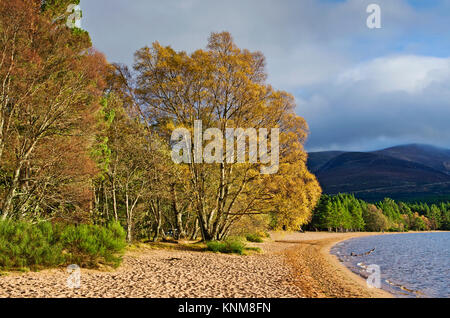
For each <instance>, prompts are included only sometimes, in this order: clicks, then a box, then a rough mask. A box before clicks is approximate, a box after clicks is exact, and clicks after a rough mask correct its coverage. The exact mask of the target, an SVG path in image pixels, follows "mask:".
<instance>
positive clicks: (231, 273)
mask: <svg viewBox="0 0 450 318" xmlns="http://www.w3.org/2000/svg"><path fill="white" fill-rule="evenodd" d="M366 235H372V234H371V233H346V234H342V233H336V234H335V233H292V234H286V233H273V234H272V240H271V241H270V242H265V243H261V244H253V245H254V246H258V247H260V248H261V249H262V250H263V251H264V253H261V254H254V255H247V256H238V255H223V254H214V253H209V252H195V251H181V250H154V249H139V250H137V251H130V252H127V253H126V255H125V256H124V262H123V264H122V265H121V266H120V267H119V268H118V269H117V270H114V271H96V270H84V269H82V271H81V286H80V288H79V289H70V288H68V287H67V278H68V276H69V274H68V273H67V272H66V270H65V269H53V270H45V271H41V272H37V273H34V272H31V273H25V274H22V273H20V274H18V273H10V274H8V275H7V276H0V297H25V298H28V297H39V298H48V297H50V298H59V297H77V298H78V297H81V298H84V297H94V298H97V297H98V298H102V297H113V298H126V297H138V298H167V297H170V298H191V297H192V298H194V297H198V298H206V297H212V298H222V297H232V298H244V297H245V298H302V297H308V298H309V297H314V298H316V297H320V298H323V297H327V298H329V297H355V298H361V297H364V298H368V297H391V295H390V294H388V293H387V292H384V291H382V290H377V289H369V288H368V287H367V286H366V282H365V281H364V280H363V279H362V278H361V277H359V276H357V275H356V274H354V273H352V272H351V271H350V270H349V269H347V268H346V267H344V266H343V265H341V264H340V263H339V261H338V260H337V258H336V257H335V256H333V255H331V254H330V253H329V249H330V248H331V246H332V245H334V244H336V243H337V242H339V241H342V240H346V239H349V238H353V237H360V236H366Z"/></svg>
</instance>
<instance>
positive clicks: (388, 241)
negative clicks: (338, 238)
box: [331, 232, 450, 298]
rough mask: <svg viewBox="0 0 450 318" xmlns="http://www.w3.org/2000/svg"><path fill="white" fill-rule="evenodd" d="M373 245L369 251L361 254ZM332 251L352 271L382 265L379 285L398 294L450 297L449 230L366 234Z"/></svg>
mask: <svg viewBox="0 0 450 318" xmlns="http://www.w3.org/2000/svg"><path fill="white" fill-rule="evenodd" d="M374 248H375V251H374V252H372V253H371V254H370V255H364V256H357V257H353V256H350V254H351V253H352V252H353V253H355V254H357V255H360V254H364V253H366V252H368V251H370V250H372V249H374ZM331 252H332V253H333V254H334V255H336V256H337V257H338V258H339V260H340V261H341V262H343V263H344V264H345V265H346V266H347V267H349V268H350V269H351V270H352V271H353V272H355V273H358V274H360V275H361V276H363V277H367V276H368V275H370V274H368V273H367V271H366V270H365V267H367V266H369V265H372V264H376V265H379V266H380V269H381V282H382V288H383V289H385V290H387V291H389V292H390V293H393V294H394V295H396V296H397V297H441V298H449V297H450V233H449V232H441V233H419V234H416V233H414V234H393V235H382V236H369V237H363V238H355V239H350V240H348V241H344V242H341V243H338V244H337V245H335V246H334V247H333V248H332V249H331Z"/></svg>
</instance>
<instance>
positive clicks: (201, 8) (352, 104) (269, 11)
mask: <svg viewBox="0 0 450 318" xmlns="http://www.w3.org/2000/svg"><path fill="white" fill-rule="evenodd" d="M373 2H374V1H373V0H347V1H339V2H334V1H325V0H301V1H299V0H282V1H279V0H227V1H223V0H221V1H219V0H179V1H176V0H173V1H159V0H132V1H123V0H81V7H82V9H83V21H82V22H83V27H85V28H86V29H87V30H88V31H89V32H90V34H91V36H92V38H93V42H94V44H95V46H96V47H97V48H98V49H99V50H101V51H103V52H105V53H106V55H107V57H108V59H109V60H110V61H112V62H124V63H127V64H129V65H131V64H132V62H133V53H134V52H135V51H136V50H137V49H139V48H141V47H143V46H145V45H150V44H151V43H152V42H154V41H159V42H160V43H161V44H163V45H171V46H172V47H174V48H175V49H177V50H185V51H193V50H195V49H198V48H202V47H205V45H206V40H207V38H208V36H209V34H210V32H212V31H223V30H227V31H230V32H231V33H232V34H233V36H234V38H235V40H236V42H237V44H238V45H239V46H240V47H245V48H248V49H250V50H255V51H256V50H258V51H261V52H263V53H264V54H265V56H266V57H267V69H268V73H269V82H270V83H271V84H273V85H274V86H275V87H277V88H279V89H284V90H288V91H290V92H292V93H294V95H296V97H297V101H298V108H297V112H298V114H299V115H301V116H304V117H305V118H306V119H307V121H308V123H309V125H310V128H311V136H310V140H309V142H308V148H309V149H328V148H342V149H353V150H355V149H364V150H367V149H368V148H372V147H383V146H389V145H392V144H395V143H401V142H428V143H432V144H438V145H439V144H440V145H444V146H450V144H449V142H447V140H450V139H449V138H448V137H450V132H449V131H450V130H449V128H448V127H446V126H447V125H445V121H446V119H450V113H449V111H448V110H449V109H450V107H449V99H448V88H449V87H448V85H447V84H446V82H445V80H444V79H445V78H446V76H447V75H446V73H444V74H441V75H440V77H439V76H437V77H436V78H433V83H428V84H429V85H428V84H427V85H428V86H427V88H426V89H424V90H422V91H421V92H419V93H416V94H412V95H411V94H409V93H408V92H407V91H406V92H405V91H403V92H401V91H400V92H398V91H389V90H387V91H380V90H375V91H374V84H377V85H381V86H383V85H384V86H386V83H384V82H383V78H382V76H383V75H382V74H381V75H380V76H381V80H380V78H379V77H370V76H369V77H368V79H365V80H363V81H351V80H347V81H343V83H340V84H339V83H338V82H337V81H338V79H339V77H340V76H343V74H347V75H348V74H350V73H349V72H352V71H355V69H356V68H357V67H359V66H361V65H363V66H364V65H366V66H367V65H373V64H371V63H373V62H374V61H376V60H377V59H379V58H384V57H386V58H390V57H391V56H392V54H399V55H414V56H419V57H420V55H421V54H422V55H433V49H432V48H431V47H432V45H431V44H430V43H431V42H430V41H434V42H435V43H436V42H439V45H440V50H439V51H440V52H439V53H440V54H438V55H440V56H442V54H443V53H442V52H444V54H446V57H448V56H449V55H450V53H448V51H446V50H445V49H446V48H448V49H450V37H448V36H447V35H446V34H445V33H446V32H447V31H448V29H449V28H448V27H449V22H448V21H449V20H448V17H447V16H446V14H445V10H447V12H448V10H449V9H450V1H445V2H444V3H443V4H441V5H440V6H438V7H432V8H429V9H426V10H420V11H419V10H417V9H414V8H413V7H411V6H410V5H408V3H407V2H406V0H378V1H375V2H376V3H379V4H380V5H381V8H382V25H383V28H382V29H380V30H369V29H368V28H367V27H366V24H365V23H366V18H367V15H368V14H367V13H366V7H367V5H368V4H370V3H373ZM436 39H438V41H437V40H436ZM429 51H431V52H429ZM411 63H412V64H414V63H415V62H414V61H413V62H411ZM375 67H376V66H375ZM406 67H408V66H407V65H406ZM360 72H363V73H364V72H365V74H366V75H367V74H368V73H367V72H370V69H367V67H366V68H363V69H361V70H360ZM438 73H439V72H438ZM441 73H442V72H441ZM344 78H345V76H344ZM388 80H389V78H386V82H388ZM391 80H392V78H391ZM446 143H447V144H446Z"/></svg>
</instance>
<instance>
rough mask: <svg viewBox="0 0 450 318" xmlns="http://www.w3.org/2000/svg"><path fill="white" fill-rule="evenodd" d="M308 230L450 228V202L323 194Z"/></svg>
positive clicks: (427, 229)
mask: <svg viewBox="0 0 450 318" xmlns="http://www.w3.org/2000/svg"><path fill="white" fill-rule="evenodd" d="M308 229H309V230H328V231H340V232H347V231H375V232H378V231H392V232H404V231H431V230H450V202H441V203H438V204H427V203H405V202H396V201H394V200H392V199H389V198H386V199H384V200H383V201H381V202H378V203H375V204H371V203H368V202H365V201H363V200H359V199H357V198H356V197H355V196H354V195H351V194H339V195H334V196H330V195H323V196H322V198H321V199H320V202H319V204H318V206H317V207H316V209H315V210H314V213H313V217H312V220H311V223H310V224H309V225H308Z"/></svg>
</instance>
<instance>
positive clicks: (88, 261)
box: [0, 220, 126, 270]
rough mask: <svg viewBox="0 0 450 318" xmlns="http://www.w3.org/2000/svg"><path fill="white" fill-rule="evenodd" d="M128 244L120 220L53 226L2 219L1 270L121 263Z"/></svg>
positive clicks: (116, 264)
mask: <svg viewBox="0 0 450 318" xmlns="http://www.w3.org/2000/svg"><path fill="white" fill-rule="evenodd" d="M125 246H126V242H125V231H124V230H123V228H122V227H121V226H120V224H118V223H112V224H110V225H108V226H106V227H102V226H97V225H79V226H75V225H69V226H66V227H65V228H64V227H63V226H61V225H58V224H56V225H53V224H51V223H49V222H39V223H36V224H34V223H29V222H22V221H11V220H8V221H0V269H2V270H26V269H32V270H38V269H42V268H49V267H57V266H63V265H69V264H77V265H79V266H82V267H83V266H84V267H97V266H98V265H99V264H105V265H111V266H118V265H119V264H120V261H121V255H120V254H121V253H122V252H123V250H124V248H125Z"/></svg>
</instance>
